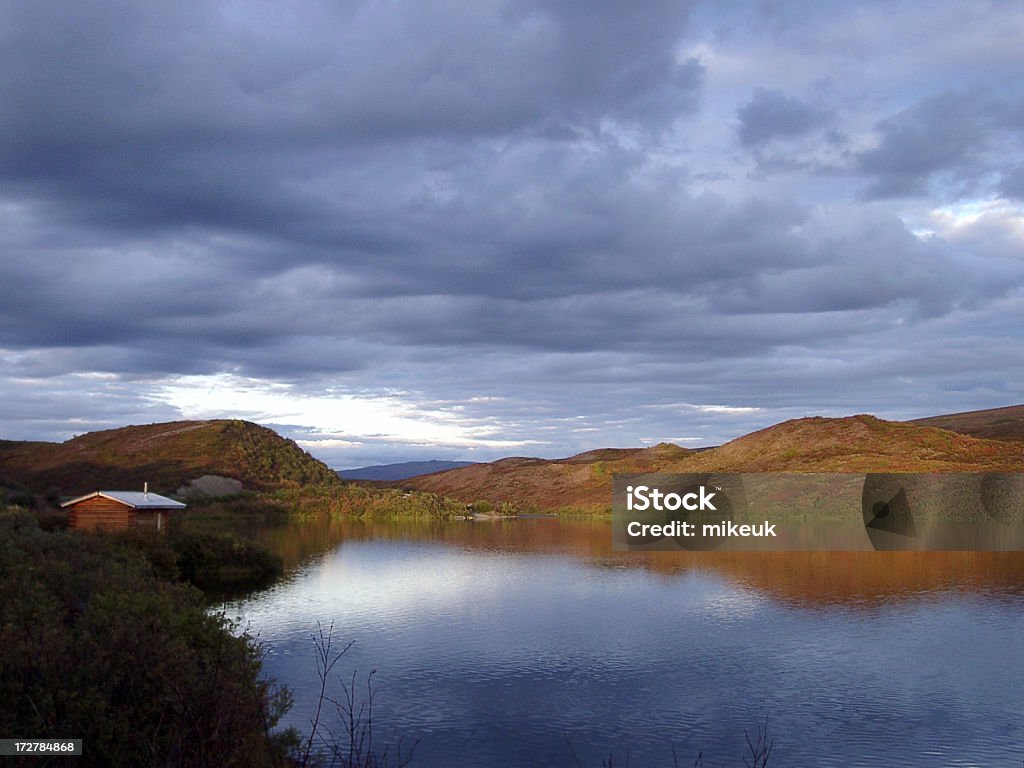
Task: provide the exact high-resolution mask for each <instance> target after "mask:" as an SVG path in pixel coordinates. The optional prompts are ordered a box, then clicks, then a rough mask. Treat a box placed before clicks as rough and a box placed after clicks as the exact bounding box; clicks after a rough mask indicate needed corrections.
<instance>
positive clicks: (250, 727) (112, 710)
mask: <svg viewBox="0 0 1024 768" xmlns="http://www.w3.org/2000/svg"><path fill="white" fill-rule="evenodd" d="M232 629H233V628H232V627H231V625H230V624H229V623H228V622H227V621H226V620H225V619H224V617H223V616H218V615H211V614H209V613H208V612H207V611H206V610H204V608H203V605H202V602H201V599H200V595H199V593H198V592H197V591H195V590H193V589H191V588H189V587H185V586H182V585H177V584H173V583H170V582H168V581H165V580H162V579H160V578H158V577H157V576H156V575H155V574H154V569H153V567H152V565H151V564H150V563H149V562H148V561H147V560H146V559H145V558H143V557H142V556H140V554H139V553H138V552H137V551H135V550H134V549H133V548H132V547H131V546H126V545H125V543H124V542H123V541H119V540H118V539H117V538H116V537H106V536H87V535H82V534H78V533H72V532H57V533H47V532H44V531H42V530H41V529H40V528H39V527H38V525H37V523H36V521H35V520H34V519H33V518H32V517H31V515H28V514H25V513H22V512H17V511H14V512H12V511H9V510H8V511H3V512H0V679H2V680H3V681H4V696H3V697H0V733H7V734H32V735H33V736H35V737H38V738H67V737H70V736H74V737H75V738H82V739H83V741H84V752H85V755H84V756H83V757H82V758H76V760H75V762H76V763H79V761H80V762H81V765H82V766H83V768H85V766H90V765H103V766H113V767H115V768H116V767H117V766H132V767H135V766H165V765H166V766H169V765H174V766H183V767H190V766H192V767H195V768H203V767H204V766H218V767H219V768H230V767H231V766H250V765H251V766H273V765H284V764H285V751H286V750H285V746H284V743H283V742H284V741H286V739H283V738H279V737H275V736H273V735H271V730H272V728H273V726H274V725H275V724H276V723H277V721H278V719H279V718H280V716H281V715H282V714H283V713H284V711H285V710H286V709H287V706H288V705H289V703H290V699H289V696H288V694H287V692H286V691H284V690H283V689H277V688H276V687H275V686H274V685H273V684H272V683H271V682H267V681H264V680H261V679H260V667H261V658H262V657H261V653H260V650H259V647H258V646H257V645H256V643H255V642H254V641H253V639H252V638H251V637H249V636H248V635H247V634H245V633H242V634H238V635H236V634H234V633H233V632H232V631H231V630H232ZM293 740H294V739H293ZM34 760H37V759H36V758H34ZM38 760H40V762H38V763H37V762H33V765H37V764H38V765H45V764H46V760H45V758H42V759H38Z"/></svg>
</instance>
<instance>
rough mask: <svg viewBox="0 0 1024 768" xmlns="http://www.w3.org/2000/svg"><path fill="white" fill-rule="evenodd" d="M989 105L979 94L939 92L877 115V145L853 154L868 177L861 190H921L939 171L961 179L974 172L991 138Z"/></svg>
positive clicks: (874, 193)
mask: <svg viewBox="0 0 1024 768" xmlns="http://www.w3.org/2000/svg"><path fill="white" fill-rule="evenodd" d="M993 108H994V106H993V103H992V101H991V100H990V99H988V98H986V97H985V96H983V95H980V94H961V93H941V94H939V95H936V96H931V97H928V98H926V99H923V100H921V101H920V102H918V103H917V104H915V105H914V106H912V107H910V108H909V109H906V110H904V111H902V112H900V113H899V114H896V115H893V116H892V117H889V118H886V119H885V120H882V121H881V122H880V123H879V124H878V126H877V129H878V132H879V134H880V136H881V141H880V142H879V144H878V146H876V147H875V148H873V149H870V150H868V151H866V152H863V153H861V154H860V156H859V158H858V162H859V166H860V169H861V170H862V171H864V172H866V173H868V174H870V175H871V176H873V177H874V181H872V182H871V184H870V185H869V186H868V188H867V190H866V192H865V194H866V196H867V197H869V198H887V197H907V196H921V195H925V194H926V193H927V192H928V191H929V182H930V181H932V180H933V178H934V177H935V176H936V175H937V174H940V173H944V172H948V173H951V174H953V175H954V176H955V177H958V180H961V181H967V180H970V179H972V178H973V177H975V176H977V175H978V174H979V173H980V172H982V171H983V170H984V164H983V161H982V159H981V158H982V155H983V153H984V152H985V151H986V150H987V149H989V148H990V142H991V140H992V138H993V137H992V135H991V133H992V131H991V129H992V120H991V115H992V111H993Z"/></svg>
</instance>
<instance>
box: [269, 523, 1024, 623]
mask: <svg viewBox="0 0 1024 768" xmlns="http://www.w3.org/2000/svg"><path fill="white" fill-rule="evenodd" d="M253 533H254V534H255V535H258V538H259V539H260V540H261V541H262V542H264V543H265V544H267V545H268V546H269V547H271V548H272V549H273V550H274V551H276V552H277V553H278V554H279V555H281V557H282V558H283V559H284V561H285V567H286V568H288V569H293V568H296V567H298V566H299V565H301V564H303V563H306V562H308V561H310V560H311V559H313V558H315V557H318V556H320V555H323V554H326V553H327V552H330V551H332V550H334V549H335V548H337V547H338V546H343V545H344V542H345V541H408V542H433V543H440V544H445V545H448V546H452V547H457V548H460V549H466V550H470V551H479V552H506V553H524V554H536V555H551V554H562V555H568V556H571V557H573V558H576V559H578V560H580V561H581V562H584V563H586V564H589V565H591V566H594V567H599V568H638V569H644V570H648V571H654V572H657V573H662V574H665V575H666V576H675V575H681V574H685V573H689V572H695V571H699V572H705V573H711V574H717V575H719V576H721V577H723V578H726V579H728V580H730V581H732V582H734V583H738V584H742V585H743V586H745V587H748V588H751V589H754V590H757V591H760V592H763V593H766V594H767V595H769V596H770V597H772V598H775V599H777V600H781V601H784V602H787V603H793V604H796V605H804V606H821V605H842V606H849V607H865V608H870V607H874V606H877V605H880V604H882V603H886V602H891V601H893V600H904V599H920V598H925V597H927V596H928V595H930V594H934V593H937V592H951V591H954V592H963V593H977V594H984V595H999V594H1003V595H1020V594H1024V552H764V553H757V552H645V553H632V552H630V553H617V552H612V544H611V534H610V522H609V521H607V520H560V519H556V518H524V519H518V520H508V521H500V520H496V521H487V522H464V521H452V522H417V521H413V520H400V519H395V520H384V521H366V522H364V521H352V520H310V521H305V522H297V523H289V524H286V525H282V526H276V527H272V528H262V529H260V530H259V531H253Z"/></svg>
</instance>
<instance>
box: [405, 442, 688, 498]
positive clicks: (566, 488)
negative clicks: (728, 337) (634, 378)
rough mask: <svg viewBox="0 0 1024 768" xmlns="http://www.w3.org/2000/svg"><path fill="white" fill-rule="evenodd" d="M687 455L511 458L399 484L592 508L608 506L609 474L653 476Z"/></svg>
mask: <svg viewBox="0 0 1024 768" xmlns="http://www.w3.org/2000/svg"><path fill="white" fill-rule="evenodd" d="M691 453H692V451H689V450H687V449H686V448H680V447H679V446H678V445H672V444H670V443H661V444H659V445H656V446H654V447H652V448H605V449H600V450H596V451H588V452H586V453H581V454H578V455H576V456H570V457H569V458H565V459H555V460H546V459H531V458H525V457H516V458H510V459H501V460H500V461H495V462H491V463H489V464H474V465H473V466H471V467H464V468H462V469H453V470H449V471H447V472H439V473H435V474H432V475H425V476H423V477H416V478H412V479H411V480H406V481H403V482H402V483H401V485H402V486H403V487H409V488H414V489H416V490H419V491H428V492H430V493H435V494H437V495H439V496H450V497H453V498H456V499H459V500H461V501H465V502H473V501H477V500H484V501H489V502H491V503H493V504H500V503H502V502H510V503H512V504H515V505H516V506H519V507H521V508H534V507H536V508H538V509H558V508H562V507H576V506H579V507H591V506H597V505H604V504H607V503H608V499H609V495H610V488H611V477H612V474H614V473H617V472H655V471H658V470H659V469H660V468H662V467H664V466H667V465H669V464H671V463H673V462H676V461H679V460H681V459H683V458H684V457H686V456H689V455H690V454H691Z"/></svg>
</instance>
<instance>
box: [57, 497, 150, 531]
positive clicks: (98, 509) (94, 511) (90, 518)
mask: <svg viewBox="0 0 1024 768" xmlns="http://www.w3.org/2000/svg"><path fill="white" fill-rule="evenodd" d="M70 518H71V527H72V528H77V529H79V530H84V531H94V530H96V529H97V528H127V527H128V526H130V525H131V524H132V522H133V521H134V519H135V510H134V509H133V508H132V507H129V506H127V505H125V504H122V503H120V502H118V501H114V500H112V499H107V498H104V497H103V496H94V497H93V498H91V499H86V500H85V501H80V502H79V503H78V504H75V505H74V506H72V507H71V515H70Z"/></svg>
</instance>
